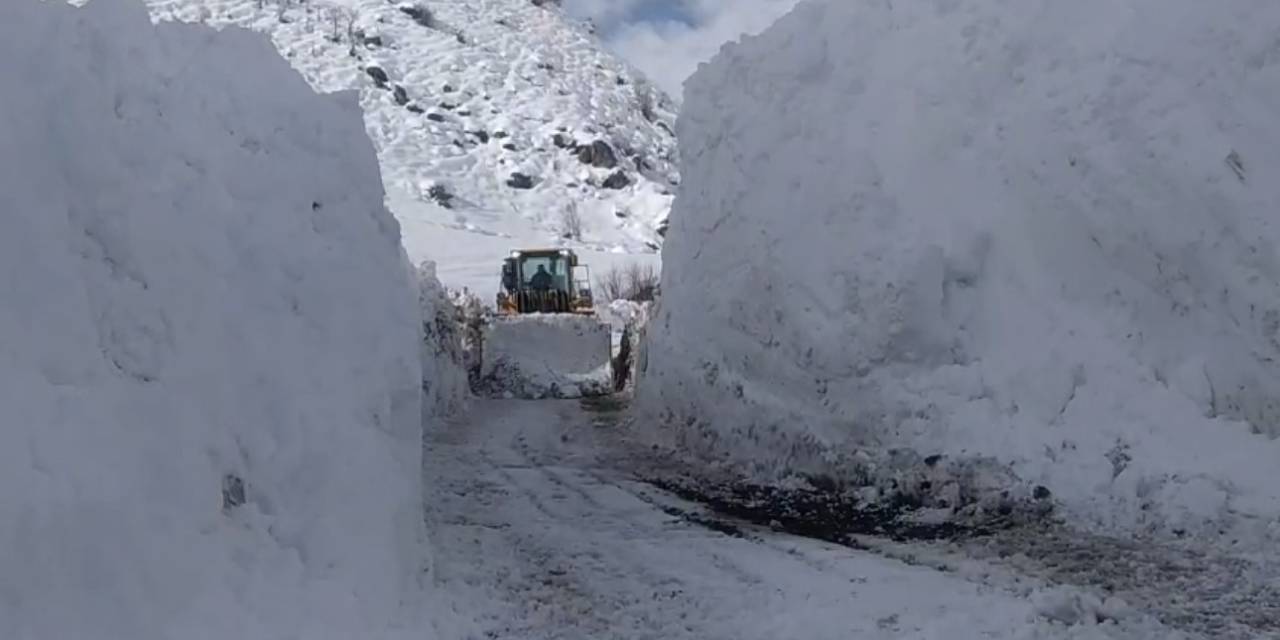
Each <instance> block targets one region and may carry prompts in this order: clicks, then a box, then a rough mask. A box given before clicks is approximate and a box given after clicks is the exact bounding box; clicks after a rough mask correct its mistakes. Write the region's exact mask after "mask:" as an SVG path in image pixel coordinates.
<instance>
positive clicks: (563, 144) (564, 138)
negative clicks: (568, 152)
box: [551, 133, 578, 149]
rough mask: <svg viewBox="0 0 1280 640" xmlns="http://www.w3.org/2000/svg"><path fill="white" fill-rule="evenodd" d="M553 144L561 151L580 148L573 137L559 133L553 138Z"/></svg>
mask: <svg viewBox="0 0 1280 640" xmlns="http://www.w3.org/2000/svg"><path fill="white" fill-rule="evenodd" d="M551 143H552V144H554V145H556V146H557V147H560V148H561V149H576V148H578V143H577V142H575V141H574V139H573V137H571V136H569V135H568V134H565V133H557V134H556V135H554V136H551Z"/></svg>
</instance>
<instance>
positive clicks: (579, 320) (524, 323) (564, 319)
mask: <svg viewBox="0 0 1280 640" xmlns="http://www.w3.org/2000/svg"><path fill="white" fill-rule="evenodd" d="M611 331H612V328H611V327H610V325H609V324H608V323H606V322H602V321H601V320H599V319H598V318H596V317H593V316H588V315H581V314H573V313H551V314H538V313H531V314H519V315H499V316H496V317H494V318H493V319H492V320H491V321H490V322H489V324H488V325H487V327H486V335H485V336H484V343H483V344H484V347H483V350H482V352H481V358H480V359H481V362H480V387H481V389H480V390H481V391H482V392H484V393H487V394H489V395H494V396H508V397H517V398H534V399H539V398H580V397H585V396H598V395H608V394H609V393H612V392H613V371H612V367H611V350H610V347H611V339H610V338H611Z"/></svg>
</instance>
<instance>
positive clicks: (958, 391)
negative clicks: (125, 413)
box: [641, 0, 1280, 535]
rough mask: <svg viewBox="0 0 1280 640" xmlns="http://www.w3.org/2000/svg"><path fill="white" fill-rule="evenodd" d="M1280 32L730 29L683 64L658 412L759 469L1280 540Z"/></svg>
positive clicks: (931, 18)
mask: <svg viewBox="0 0 1280 640" xmlns="http://www.w3.org/2000/svg"><path fill="white" fill-rule="evenodd" d="M1276 24H1280V5H1277V4H1276V3H1274V2H1268V1H1266V0H1240V1H1238V2H1231V3H1226V4H1223V3H1204V2H1197V1H1193V0H1180V1H1177V2H1170V1H1168V0H1125V1H1123V2H1115V1H1114V0H1083V1H1082V2H1070V3H1063V2H1051V1H1049V0H1033V1H1027V2H1004V1H999V0H977V1H974V2H964V3H961V2H954V1H950V0H935V1H927V2H915V3H870V2H856V3H841V2H809V3H805V4H802V5H801V6H799V7H798V8H797V9H796V10H795V11H793V12H792V13H791V14H789V15H788V16H786V17H785V18H783V19H782V20H781V21H779V22H778V23H777V24H776V25H775V26H774V27H772V28H771V29H770V30H768V31H767V32H765V33H763V34H761V35H760V36H757V37H751V38H746V39H744V40H743V41H742V42H741V43H738V44H733V45H728V46H726V47H725V48H724V50H723V51H722V52H721V53H720V55H719V56H718V57H717V58H716V59H715V60H714V61H713V62H712V63H710V64H709V65H706V66H704V67H702V68H701V69H700V70H699V72H698V73H697V74H696V75H695V76H694V77H693V79H691V80H690V81H689V83H688V85H687V93H686V96H685V101H684V111H683V113H682V115H681V121H680V126H679V130H678V134H679V137H680V142H681V156H682V158H683V160H684V167H683V170H682V174H683V176H684V178H685V181H684V185H683V187H682V188H681V191H680V193H679V194H678V197H677V202H676V204H675V209H674V211H673V214H672V227H671V232H670V234H669V236H668V238H669V241H668V244H667V245H666V247H665V253H664V254H663V261H664V264H665V268H664V272H663V284H662V290H663V301H662V302H661V304H660V306H661V310H660V312H658V314H657V315H656V317H655V319H654V321H653V323H652V324H651V327H650V330H649V335H650V338H651V341H650V344H649V345H648V353H647V368H648V376H647V378H646V379H645V380H644V382H643V385H644V388H643V389H641V394H642V397H641V405H642V406H643V407H646V408H647V411H648V412H649V414H650V415H653V416H656V417H658V418H661V419H662V422H663V423H664V424H666V425H669V428H668V429H667V430H666V431H665V433H668V434H670V435H672V436H673V437H674V438H675V439H676V441H678V442H680V443H682V444H683V445H684V446H687V447H689V448H691V449H692V450H694V451H696V452H698V453H700V454H702V455H706V456H719V457H723V458H726V459H729V460H734V461H739V462H747V463H751V464H754V465H755V466H756V467H757V468H758V470H759V471H761V472H763V473H772V474H778V473H786V472H791V471H803V472H810V473H830V474H834V475H836V476H838V477H840V478H842V479H844V480H846V481H849V482H853V483H855V484H863V485H875V486H878V487H880V488H887V489H890V490H892V491H894V492H897V493H903V492H916V493H917V494H918V495H916V496H915V497H917V498H920V499H921V500H923V501H924V502H925V503H926V504H927V505H931V506H935V507H938V508H943V509H947V508H955V507H957V506H959V505H962V504H966V503H971V502H974V501H980V497H981V496H990V495H995V494H998V492H997V491H996V490H1001V491H1003V490H1009V489H1014V490H1015V491H1014V493H1013V495H1023V494H1025V493H1026V492H1028V491H1029V490H1030V489H1031V488H1033V487H1035V485H1043V488H1042V489H1040V490H1039V491H1035V492H1034V493H1036V494H1038V495H1039V496H1040V497H1041V498H1045V497H1046V496H1049V495H1051V496H1052V500H1053V501H1054V502H1055V503H1057V504H1058V505H1059V506H1060V507H1061V508H1062V509H1063V510H1065V512H1066V513H1067V515H1069V516H1070V517H1071V518H1073V520H1074V521H1076V522H1079V523H1084V524H1087V525H1090V526H1093V527H1097V528H1102V529H1107V530H1114V531H1157V532H1187V533H1209V534H1213V535H1216V534H1217V532H1220V531H1226V530H1228V529H1230V530H1233V533H1238V534H1243V533H1246V532H1247V533H1252V534H1258V535H1267V531H1268V528H1270V535H1275V533H1276V530H1277V525H1276V522H1277V520H1276V518H1277V515H1280V491H1278V490H1277V488H1276V483H1275V479H1274V473H1273V472H1274V469H1275V468H1276V464H1277V461H1280V446H1278V444H1277V442H1276V441H1275V438H1276V436H1277V435H1280V427H1277V424H1280V422H1277V418H1280V404H1278V403H1277V401H1278V400H1280V369H1277V368H1276V366H1275V362H1276V359H1277V358H1280V285H1278V283H1280V261H1278V256H1277V246H1280V226H1277V224H1276V222H1275V212H1276V211H1277V210H1280V183H1278V182H1277V181H1276V180H1274V176H1276V175H1277V172H1280V125H1277V120H1276V118H1275V113H1276V110H1277V108H1280V43H1278V41H1277V40H1276V37H1275V33H1274V30H1271V29H1268V28H1266V27H1267V26H1268V25H1276ZM935 455H938V456H941V457H939V458H934V457H932V456H935ZM925 482H927V484H925ZM895 483H896V484H895ZM1044 489H1048V491H1049V493H1046V491H1045V490H1044Z"/></svg>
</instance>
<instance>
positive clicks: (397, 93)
mask: <svg viewBox="0 0 1280 640" xmlns="http://www.w3.org/2000/svg"><path fill="white" fill-rule="evenodd" d="M391 97H392V98H395V101H396V104H398V105H401V106H404V105H406V104H409V92H408V91H405V90H404V87H402V86H400V85H396V86H395V88H394V89H392V90H391Z"/></svg>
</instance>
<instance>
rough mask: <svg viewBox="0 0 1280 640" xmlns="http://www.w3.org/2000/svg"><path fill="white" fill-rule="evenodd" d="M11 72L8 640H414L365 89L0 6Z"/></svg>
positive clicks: (0, 44) (409, 393)
mask: <svg viewBox="0 0 1280 640" xmlns="http://www.w3.org/2000/svg"><path fill="white" fill-rule="evenodd" d="M33 60H38V61H39V63H38V64H37V63H33V62H32V61H33ZM0 78H3V79H4V81H5V85H6V86H7V87H10V88H11V89H12V90H7V91H6V92H5V95H4V98H3V100H0V212H3V213H2V214H0V273H3V274H5V276H4V277H3V278H0V345H3V346H0V424H3V428H0V637H4V638H32V639H46V638H48V639H52V638H138V639H146V638H174V637H182V638H284V637H306V638H354V637H361V638H367V637H390V636H394V635H395V634H394V633H392V630H391V629H389V627H391V626H392V625H404V626H405V628H409V629H414V633H413V637H421V633H422V629H421V626H420V623H419V621H415V620H409V619H407V618H406V617H403V616H402V615H401V612H400V611H399V607H400V604H401V603H402V602H405V601H415V602H413V604H414V607H415V608H419V607H420V604H419V603H418V602H416V600H418V599H420V596H419V594H418V593H417V592H416V587H415V585H416V584H417V580H418V576H419V575H420V572H421V570H422V567H423V566H424V561H425V558H424V557H423V552H424V549H423V547H422V546H421V545H422V542H423V540H422V537H423V524H422V510H421V502H420V500H421V485H420V480H419V478H420V456H421V454H420V451H421V449H420V442H421V427H420V416H419V402H420V400H419V398H420V394H421V391H420V381H421V376H420V373H419V372H420V367H419V363H418V358H417V356H418V340H419V335H420V333H419V331H420V324H419V314H418V309H417V305H416V304H415V302H414V296H413V286H414V285H413V282H412V280H411V278H410V275H409V270H408V267H407V264H406V262H405V260H404V257H403V252H402V250H401V249H400V238H399V232H398V227H397V224H396V221H395V219H394V218H392V216H391V215H390V214H389V213H388V212H387V210H386V209H385V208H384V206H383V191H382V184H381V181H380V179H379V173H378V165H377V158H376V156H375V153H374V150H373V148H372V146H371V145H370V143H369V140H368V138H367V137H366V135H365V132H364V126H363V123H362V121H361V114H360V110H359V107H358V105H357V104H356V100H355V96H354V95H349V94H348V95H341V96H317V95H316V94H315V93H314V92H313V91H312V89H311V88H310V87H308V86H307V83H306V82H305V81H304V80H303V78H302V77H301V76H299V75H298V74H297V73H296V72H295V71H293V70H292V69H290V67H289V65H288V64H287V63H286V62H285V61H284V60H283V59H282V58H281V57H280V56H279V55H278V54H277V53H276V52H275V50H274V49H273V48H272V47H271V45H270V43H269V42H268V41H267V40H266V39H265V38H263V37H262V36H260V35H257V34H253V33H251V32H249V31H245V30H240V29H227V30H224V31H221V32H215V31H214V30H212V29H209V28H206V27H200V26H194V25H176V24H164V25H160V26H153V25H152V24H151V22H150V20H149V19H148V16H147V13H146V9H145V7H144V6H143V5H142V3H140V2H126V1H124V0H95V1H94V2H91V3H89V4H88V6H86V7H84V8H74V7H71V6H68V5H65V4H60V3H53V2H40V1H38V0H8V1H6V2H2V3H0Z"/></svg>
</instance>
